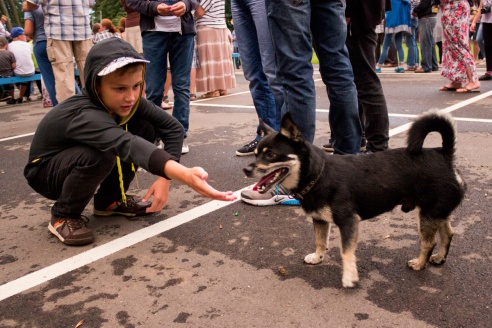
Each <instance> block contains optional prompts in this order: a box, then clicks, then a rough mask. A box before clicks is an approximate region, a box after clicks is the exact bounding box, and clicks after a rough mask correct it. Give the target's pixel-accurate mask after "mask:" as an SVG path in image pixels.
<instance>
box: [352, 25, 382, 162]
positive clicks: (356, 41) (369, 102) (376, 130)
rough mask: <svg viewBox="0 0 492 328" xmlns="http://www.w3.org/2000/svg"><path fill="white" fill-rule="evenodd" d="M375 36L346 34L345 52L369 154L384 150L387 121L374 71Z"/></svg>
mask: <svg viewBox="0 0 492 328" xmlns="http://www.w3.org/2000/svg"><path fill="white" fill-rule="evenodd" d="M376 43H377V34H376V32H375V31H374V30H372V29H366V30H364V31H361V32H360V33H357V34H351V33H350V29H349V32H348V33H347V41H346V45H347V49H348V51H349V57H350V62H351V64H352V69H353V71H354V82H355V86H356V87H357V94H358V101H359V114H360V117H361V122H362V124H363V126H364V132H365V137H366V139H367V148H368V149H369V150H371V151H373V152H375V151H382V150H386V149H388V140H389V118H388V108H387V107H386V99H385V97H384V93H383V87H382V86H381V81H380V80H379V77H378V75H377V74H376V72H375V70H374V67H375V65H374V63H375V62H376V59H375V57H374V54H375V48H376Z"/></svg>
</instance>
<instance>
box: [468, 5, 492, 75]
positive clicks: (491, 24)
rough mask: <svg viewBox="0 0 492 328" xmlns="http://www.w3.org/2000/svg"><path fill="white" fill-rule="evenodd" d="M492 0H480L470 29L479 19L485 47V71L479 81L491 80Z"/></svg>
mask: <svg viewBox="0 0 492 328" xmlns="http://www.w3.org/2000/svg"><path fill="white" fill-rule="evenodd" d="M491 8H492V0H481V1H480V6H479V7H478V14H477V15H476V16H475V17H474V18H473V21H472V25H471V27H470V28H471V29H472V31H474V30H475V28H476V24H477V22H478V21H479V20H480V19H481V21H480V25H481V28H482V33H483V43H484V49H485V65H486V67H487V71H486V72H485V74H483V75H482V76H480V77H479V78H478V79H479V80H480V81H490V80H492V10H491Z"/></svg>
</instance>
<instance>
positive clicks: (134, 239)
mask: <svg viewBox="0 0 492 328" xmlns="http://www.w3.org/2000/svg"><path fill="white" fill-rule="evenodd" d="M248 92H249V91H248ZM490 95H492V91H489V92H486V93H482V94H480V95H478V96H476V97H473V98H470V99H467V100H465V101H463V102H460V103H458V104H455V105H453V106H450V107H447V108H444V109H442V111H445V112H448V113H449V112H452V111H455V110H457V109H459V108H462V107H464V106H467V105H469V104H472V103H474V102H477V101H479V100H482V99H484V98H486V97H488V96H490ZM231 96H232V94H231ZM193 103H196V101H194V102H193ZM200 106H204V104H200ZM211 106H212V105H211ZM213 106H214V107H221V105H217V104H214V105H213ZM230 106H231V105H227V107H230ZM222 107H224V105H222ZM234 107H241V106H234ZM317 111H324V110H321V109H320V110H317ZM390 116H392V117H412V115H406V114H391V115H390ZM415 116H416V115H415ZM462 120H466V121H472V122H475V121H481V122H484V121H485V122H486V123H490V121H492V120H475V119H462ZM410 125H411V123H407V124H404V125H402V126H400V127H397V128H394V129H391V130H390V136H394V135H396V134H398V133H401V132H404V131H406V130H408V128H409V127H410ZM33 134H34V133H29V134H23V135H18V136H13V137H8V138H3V139H0V142H4V141H8V140H14V139H18V138H23V137H26V136H32V135H33ZM249 187H251V186H249ZM249 187H246V188H243V189H241V190H238V191H235V192H234V194H235V195H236V197H237V200H236V201H233V202H223V201H211V202H208V203H206V204H203V205H201V206H198V207H195V208H193V209H191V210H188V211H186V212H184V213H181V214H179V215H176V216H174V217H172V218H169V219H166V220H163V221H161V222H158V223H156V224H153V225H151V226H149V227H146V228H143V229H140V230H137V231H135V232H133V233H130V234H128V235H126V236H123V237H121V238H118V239H115V240H112V241H110V242H108V243H106V244H104V245H101V246H98V247H95V248H92V249H90V250H87V251H85V252H82V253H80V254H78V255H75V256H72V257H70V258H67V259H65V260H63V261H60V262H57V263H54V264H52V265H50V266H48V267H45V268H43V269H40V270H38V271H35V272H32V273H29V274H27V275H25V276H23V277H20V278H18V279H15V280H12V281H10V282H8V283H5V284H3V285H1V286H0V301H2V300H4V299H6V298H8V297H10V296H13V295H16V294H19V293H22V292H24V291H26V290H28V289H30V288H33V287H36V286H38V285H40V284H42V283H45V282H47V281H49V280H51V279H54V278H56V277H59V276H61V275H63V274H65V273H67V272H70V271H72V270H76V269H78V268H80V267H82V266H84V265H87V264H90V263H92V262H94V261H97V260H100V259H102V258H104V257H106V256H109V255H112V254H114V253H116V252H118V251H120V250H122V249H125V248H128V247H130V246H132V245H135V244H137V243H139V242H142V241H144V240H146V239H149V238H151V237H154V236H156V235H158V234H161V233H163V232H166V231H168V230H170V229H173V228H175V227H178V226H180V225H182V224H184V223H187V222H190V221H193V220H195V219H197V218H199V217H202V216H204V215H206V214H208V213H211V212H214V211H216V210H218V209H220V208H223V207H226V206H229V205H231V204H233V203H235V202H238V201H239V199H240V194H241V191H242V190H244V189H247V188H249Z"/></svg>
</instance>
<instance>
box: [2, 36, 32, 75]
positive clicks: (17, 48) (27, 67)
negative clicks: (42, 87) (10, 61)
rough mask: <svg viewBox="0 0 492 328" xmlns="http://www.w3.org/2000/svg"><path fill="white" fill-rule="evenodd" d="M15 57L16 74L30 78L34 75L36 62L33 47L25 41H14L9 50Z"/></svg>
mask: <svg viewBox="0 0 492 328" xmlns="http://www.w3.org/2000/svg"><path fill="white" fill-rule="evenodd" d="M7 49H8V50H10V51H11V52H12V53H13V54H14V56H15V61H16V64H15V69H14V74H15V75H17V76H28V75H33V74H34V62H33V61H32V47H31V45H30V44H29V43H27V42H25V41H12V42H11V43H9V46H8V48H7Z"/></svg>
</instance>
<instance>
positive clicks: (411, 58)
mask: <svg viewBox="0 0 492 328" xmlns="http://www.w3.org/2000/svg"><path fill="white" fill-rule="evenodd" d="M418 26H419V19H418V18H417V17H412V34H409V33H407V34H406V35H405V42H406V44H407V47H408V52H407V66H409V67H414V66H415V65H417V64H418V62H419V48H417V41H416V39H415V38H416V36H417V27H418ZM402 60H403V58H402Z"/></svg>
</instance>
